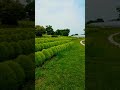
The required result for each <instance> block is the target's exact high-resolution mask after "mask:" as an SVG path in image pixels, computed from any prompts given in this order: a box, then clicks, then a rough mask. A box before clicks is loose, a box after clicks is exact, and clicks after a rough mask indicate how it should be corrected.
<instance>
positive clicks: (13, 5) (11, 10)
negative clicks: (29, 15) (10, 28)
mask: <svg viewBox="0 0 120 90" xmlns="http://www.w3.org/2000/svg"><path fill="white" fill-rule="evenodd" d="M24 17H25V11H24V6H23V5H22V4H20V3H19V2H18V0H17V1H15V0H1V1H0V20H1V23H2V24H7V25H17V24H18V20H20V19H22V18H24Z"/></svg>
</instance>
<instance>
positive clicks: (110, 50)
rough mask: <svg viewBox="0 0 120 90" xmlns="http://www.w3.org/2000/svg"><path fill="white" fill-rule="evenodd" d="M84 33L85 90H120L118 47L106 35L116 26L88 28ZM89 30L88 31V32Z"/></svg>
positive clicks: (114, 30) (115, 31) (119, 55)
mask: <svg viewBox="0 0 120 90" xmlns="http://www.w3.org/2000/svg"><path fill="white" fill-rule="evenodd" d="M88 30H89V31H87V33H86V39H85V40H86V50H85V51H86V52H85V55H86V59H85V60H86V61H85V62H86V63H85V65H86V67H85V68H86V69H85V71H86V87H87V90H120V87H118V86H119V81H120V48H118V47H116V46H115V45H113V44H111V43H110V42H109V41H108V37H109V36H110V35H111V34H114V33H117V32H119V31H120V29H118V28H116V29H115V28H90V29H89V28H88ZM88 32H89V33H88Z"/></svg>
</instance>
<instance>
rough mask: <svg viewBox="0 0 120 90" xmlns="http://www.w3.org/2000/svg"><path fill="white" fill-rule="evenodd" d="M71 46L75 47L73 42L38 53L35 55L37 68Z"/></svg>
mask: <svg viewBox="0 0 120 90" xmlns="http://www.w3.org/2000/svg"><path fill="white" fill-rule="evenodd" d="M71 45H73V43H72V42H70V43H66V44H62V45H58V46H54V47H51V48H48V49H43V50H42V51H39V52H36V53H35V54H36V55H35V63H36V66H39V65H42V64H43V62H45V60H47V59H50V58H51V57H53V56H54V55H56V54H58V53H59V52H61V51H63V50H67V49H68V48H69V47H70V46H71ZM42 57H44V58H42Z"/></svg>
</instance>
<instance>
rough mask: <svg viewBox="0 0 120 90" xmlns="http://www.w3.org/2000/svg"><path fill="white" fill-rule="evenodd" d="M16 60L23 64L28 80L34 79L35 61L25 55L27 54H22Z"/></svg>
mask: <svg viewBox="0 0 120 90" xmlns="http://www.w3.org/2000/svg"><path fill="white" fill-rule="evenodd" d="M16 62H17V63H19V64H20V65H21V67H22V68H23V69H24V72H25V75H26V79H27V80H32V79H34V74H35V72H34V69H35V66H34V63H33V62H32V60H30V57H28V56H25V55H20V56H19V57H18V58H17V59H16Z"/></svg>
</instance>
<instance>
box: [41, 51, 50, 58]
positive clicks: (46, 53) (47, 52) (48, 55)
mask: <svg viewBox="0 0 120 90" xmlns="http://www.w3.org/2000/svg"><path fill="white" fill-rule="evenodd" d="M42 53H43V54H44V55H45V58H46V59H49V58H51V54H50V52H49V51H48V50H47V49H43V50H42Z"/></svg>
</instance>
